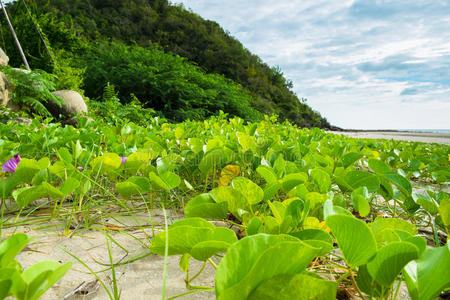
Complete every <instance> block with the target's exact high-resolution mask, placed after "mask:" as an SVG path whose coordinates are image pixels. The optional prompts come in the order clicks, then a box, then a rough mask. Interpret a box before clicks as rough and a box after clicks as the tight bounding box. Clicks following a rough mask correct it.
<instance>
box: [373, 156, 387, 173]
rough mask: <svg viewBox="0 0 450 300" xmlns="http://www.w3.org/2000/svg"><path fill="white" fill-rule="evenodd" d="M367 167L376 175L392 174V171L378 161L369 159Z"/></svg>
mask: <svg viewBox="0 0 450 300" xmlns="http://www.w3.org/2000/svg"><path fill="white" fill-rule="evenodd" d="M369 167H370V168H371V169H372V170H373V171H374V172H375V173H377V174H380V175H383V174H384V173H390V172H392V169H391V168H390V167H389V166H388V165H387V164H385V163H384V162H382V161H381V160H378V159H373V158H371V159H369Z"/></svg>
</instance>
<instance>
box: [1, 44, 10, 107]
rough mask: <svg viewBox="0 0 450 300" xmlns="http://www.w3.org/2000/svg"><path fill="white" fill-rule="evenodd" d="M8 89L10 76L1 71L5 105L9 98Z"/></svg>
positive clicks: (2, 95) (2, 99) (2, 100)
mask: <svg viewBox="0 0 450 300" xmlns="http://www.w3.org/2000/svg"><path fill="white" fill-rule="evenodd" d="M0 50H1V49H0ZM8 89H9V81H8V78H7V77H6V75H5V73H3V72H0V98H1V102H2V105H3V106H6V105H7V104H8V100H9V95H8Z"/></svg>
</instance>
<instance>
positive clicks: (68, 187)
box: [59, 177, 80, 197]
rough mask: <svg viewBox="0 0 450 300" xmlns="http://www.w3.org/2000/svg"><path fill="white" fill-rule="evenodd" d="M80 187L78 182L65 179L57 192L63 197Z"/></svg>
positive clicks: (70, 178) (74, 179)
mask: <svg viewBox="0 0 450 300" xmlns="http://www.w3.org/2000/svg"><path fill="white" fill-rule="evenodd" d="M79 186H80V181H79V180H78V179H76V178H73V177H67V179H66V180H65V181H64V182H63V183H62V184H61V185H60V186H59V190H60V191H61V193H63V195H64V197H67V196H68V195H70V194H72V193H73V192H74V191H75V190H76V189H77V188H78V187H79Z"/></svg>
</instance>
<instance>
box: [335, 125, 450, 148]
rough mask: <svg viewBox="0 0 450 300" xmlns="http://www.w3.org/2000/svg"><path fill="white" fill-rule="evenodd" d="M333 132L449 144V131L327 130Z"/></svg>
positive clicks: (372, 137)
mask: <svg viewBox="0 0 450 300" xmlns="http://www.w3.org/2000/svg"><path fill="white" fill-rule="evenodd" d="M327 132H329V133H333V134H340V135H345V136H349V137H354V138H365V139H387V140H390V139H393V140H398V141H410V142H423V143H438V144H443V145H450V133H447V132H416V131H399V130H381V129H380V130H362V129H344V130H343V131H327Z"/></svg>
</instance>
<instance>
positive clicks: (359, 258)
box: [326, 215, 377, 266]
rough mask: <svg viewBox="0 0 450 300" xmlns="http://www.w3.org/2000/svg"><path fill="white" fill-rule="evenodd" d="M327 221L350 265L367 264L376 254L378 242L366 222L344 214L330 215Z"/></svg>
mask: <svg viewBox="0 0 450 300" xmlns="http://www.w3.org/2000/svg"><path fill="white" fill-rule="evenodd" d="M326 222H327V225H328V226H329V227H330V228H331V232H332V233H333V235H334V236H335V237H336V240H337V243H338V245H339V248H340V249H341V251H342V254H343V255H344V258H345V261H346V262H347V264H348V265H350V266H360V265H363V264H366V263H367V262H368V261H369V260H370V259H371V258H372V257H373V256H374V255H375V253H376V251H377V244H376V242H375V237H374V236H373V233H372V231H371V230H370V229H369V227H368V226H367V225H366V223H364V222H363V221H361V220H358V219H356V218H354V217H350V216H344V215H332V216H329V217H328V218H327V219H326Z"/></svg>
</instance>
